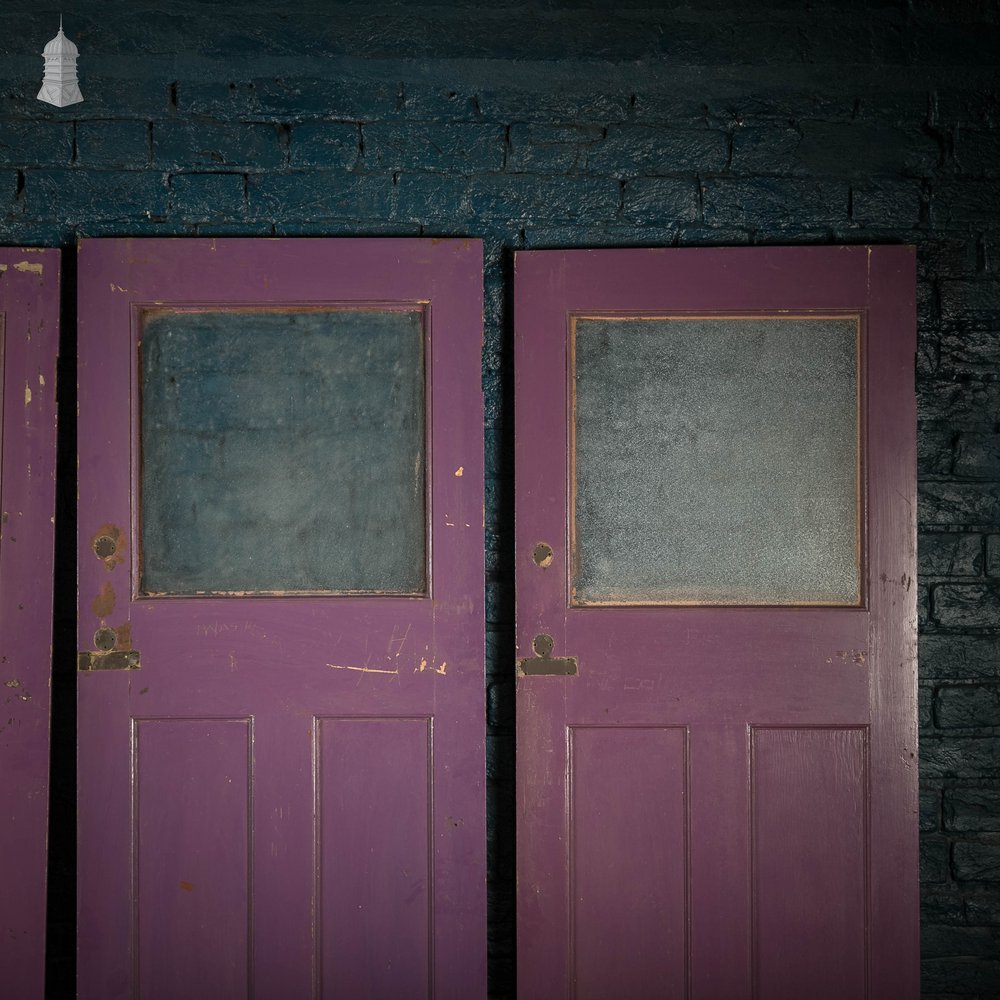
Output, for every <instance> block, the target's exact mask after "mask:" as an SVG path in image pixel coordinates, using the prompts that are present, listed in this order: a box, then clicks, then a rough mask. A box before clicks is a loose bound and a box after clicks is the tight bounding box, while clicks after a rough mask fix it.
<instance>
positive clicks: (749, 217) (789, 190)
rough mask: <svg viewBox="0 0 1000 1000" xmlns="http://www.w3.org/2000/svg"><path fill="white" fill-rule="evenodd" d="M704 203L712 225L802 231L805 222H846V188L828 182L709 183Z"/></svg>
mask: <svg viewBox="0 0 1000 1000" xmlns="http://www.w3.org/2000/svg"><path fill="white" fill-rule="evenodd" d="M702 200H703V203H704V214H705V222H706V223H708V224H709V225H713V226H715V225H736V226H741V227H747V228H752V229H758V228H760V229H775V228H781V227H786V228H787V227H794V228H801V227H802V226H803V223H804V222H805V221H806V220H812V221H813V222H814V223H819V224H824V225H839V224H841V223H843V222H845V221H846V220H847V186H846V185H844V184H839V183H837V182H833V181H826V180H800V179H796V178H791V179H789V178H755V179H753V180H724V179H715V180H707V181H705V183H704V185H703V194H702Z"/></svg>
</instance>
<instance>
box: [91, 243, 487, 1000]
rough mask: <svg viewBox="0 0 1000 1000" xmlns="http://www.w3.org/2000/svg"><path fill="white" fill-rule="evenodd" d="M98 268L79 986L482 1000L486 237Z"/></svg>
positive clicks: (132, 253) (192, 254) (98, 262)
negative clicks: (186, 958) (182, 963)
mask: <svg viewBox="0 0 1000 1000" xmlns="http://www.w3.org/2000/svg"><path fill="white" fill-rule="evenodd" d="M80 253H81V259H80V270H79V275H80V373H81V374H80V422H79V429H80V436H79V446H80V514H79V530H80V551H79V573H80V632H79V641H80V657H79V661H80V676H79V727H80V756H79V760H80V764H79V775H80V777H79V783H80V811H79V817H80V819H79V824H80V825H79V838H80V855H79V900H80V910H81V919H80V924H79V934H80V948H79V954H80V960H79V980H80V995H81V997H95V998H101V1000H113V998H116V997H130V998H131V997H143V998H144V997H153V996H162V995H192V992H199V991H201V990H203V989H206V988H207V989H210V991H211V992H212V993H213V994H215V995H219V996H236V995H239V996H250V995H253V996H256V997H279V996H280V997H289V998H295V997H310V996H335V995H336V996H339V995H342V994H343V995H347V994H350V995H359V996H360V995H364V994H363V992H360V993H359V992H357V991H358V990H359V989H361V988H362V987H361V986H360V985H359V984H367V985H365V986H364V989H367V990H369V992H371V991H373V990H374V991H376V993H373V994H371V995H376V994H377V993H378V992H379V991H381V992H382V993H383V995H384V994H385V991H386V990H388V991H390V992H391V993H392V995H394V996H403V995H413V996H421V997H425V996H426V997H434V996H462V997H477V996H480V997H481V996H483V995H484V994H485V940H486V939H485V831H484V796H483V783H484V778H485V766H484V732H483V725H482V696H483V589H482V573H483V549H482V531H481V525H482V502H483V498H482V482H483V476H482V394H481V388H480V345H481V324H482V255H481V248H480V246H479V244H478V243H476V242H475V241H467V240H463V241H447V240H445V241H433V242H432V241H426V242H425V241H420V240H398V241H397V240H387V241H383V240H281V241H270V240H265V241H255V240H168V241H159V240H149V241H120V240H95V241H85V242H84V243H83V245H82V247H81V251H80ZM126 290H127V291H126ZM436 398H437V399H444V400H447V402H448V405H447V407H436V406H434V405H433V401H434V399H436ZM460 468H461V469H463V470H464V475H461V476H456V475H455V470H456V469H460ZM431 734H433V739H432V738H431ZM130 789H131V792H130ZM186 800H187V801H189V802H190V804H191V808H192V809H194V810H195V814H192V815H187V814H186V813H185V811H184V809H185V807H184V802H185V801H186ZM227 841H231V844H230V846H229V848H228V849H227V847H226V845H225V842H227ZM150 844H152V845H153V847H152V848H150V847H149V845H150ZM130 853H131V855H132V856H134V857H137V859H138V860H136V861H134V862H132V861H130V860H129V859H130ZM191 873H194V874H191ZM182 883H184V884H183V885H182ZM223 913H225V914H227V915H228V916H226V917H225V918H223V917H221V916H220V914H223ZM202 925H204V927H205V933H204V934H203V935H199V934H196V933H195V932H194V931H193V928H196V927H199V926H202ZM158 942H159V943H158ZM432 945H433V947H432ZM188 950H191V952H192V958H191V961H190V962H189V963H188V965H187V966H186V967H184V968H180V967H176V963H175V962H173V961H172V959H171V957H170V956H175V955H179V954H181V953H183V952H185V951H188ZM164 963H166V965H167V966H169V967H170V968H169V969H168V968H161V966H162V965H163V964H164ZM186 977H187V978H186ZM196 982H197V983H198V984H200V985H197V986H195V985H193V984H194V983H196ZM206 984H210V985H206ZM345 984H349V985H345ZM401 984H405V991H408V992H399V991H400V989H403V985H401ZM345 990H346V994H345Z"/></svg>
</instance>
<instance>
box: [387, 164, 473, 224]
mask: <svg viewBox="0 0 1000 1000" xmlns="http://www.w3.org/2000/svg"><path fill="white" fill-rule="evenodd" d="M396 215H397V218H400V219H409V220H413V221H415V222H425V221H435V220H437V221H441V222H446V223H448V224H450V225H451V226H452V227H454V226H455V224H456V223H460V222H461V221H462V220H466V219H469V218H471V217H472V208H471V206H470V205H469V181H468V179H467V178H465V177H455V176H451V175H446V174H401V175H400V177H399V193H398V202H397V206H396Z"/></svg>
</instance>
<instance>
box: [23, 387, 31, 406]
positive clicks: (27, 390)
mask: <svg viewBox="0 0 1000 1000" xmlns="http://www.w3.org/2000/svg"><path fill="white" fill-rule="evenodd" d="M30 404H31V386H30V385H28V383H27V382H25V383H24V405H25V406H29V405H30Z"/></svg>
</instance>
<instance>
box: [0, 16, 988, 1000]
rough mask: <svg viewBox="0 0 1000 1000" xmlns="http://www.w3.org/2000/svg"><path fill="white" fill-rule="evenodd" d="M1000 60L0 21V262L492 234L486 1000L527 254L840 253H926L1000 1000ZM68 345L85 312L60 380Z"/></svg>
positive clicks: (344, 20) (932, 537)
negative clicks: (876, 246)
mask: <svg viewBox="0 0 1000 1000" xmlns="http://www.w3.org/2000/svg"><path fill="white" fill-rule="evenodd" d="M60 10H61V11H62V12H63V13H64V14H65V20H66V29H67V32H68V34H69V35H70V36H71V37H72V38H73V39H74V40H75V41H76V42H77V43H78V44H79V46H80V49H81V63H80V76H81V85H82V88H83V93H84V96H85V98H86V101H85V103H83V104H81V105H78V106H76V107H73V108H69V109H66V110H63V111H59V110H55V109H52V108H49V107H47V106H46V105H43V104H40V103H38V102H36V101H35V100H34V95H35V93H36V92H37V89H38V86H39V77H40V68H41V60H40V58H39V56H38V52H39V51H40V49H41V46H42V44H43V43H44V42H45V41H47V40H48V39H49V38H50V37H51V36H52V35H53V34H54V31H55V27H56V24H57V20H58V14H59V11H60ZM293 10H294V12H293ZM998 53H1000V2H998V0H965V2H946V0H870V2H862V0H853V2H838V3H835V4H815V5H814V4H810V3H806V2H801V0H764V2H760V3H739V2H737V0H699V2H697V3H685V2H680V0H676V2H675V0H659V2H654V0H645V2H643V0H619V2H618V3H616V4H614V5H612V4H611V3H610V2H602V0H574V2H566V3H559V2H556V0H548V2H541V0H539V2H534V3H530V2H524V3H516V2H512V0H497V2H495V3H493V4H490V5H488V6H487V5H482V6H480V5H478V4H473V3H469V2H455V0H452V2H447V0H441V2H438V3H433V2H426V3H425V2H420V0H411V2H408V3H389V2H382V3H378V2H373V3H362V2H359V0H344V2H341V3H339V4H337V5H336V6H333V5H330V4H324V3H322V2H319V0H303V2H300V3H297V4H295V5H294V8H293V7H291V6H289V7H287V8H284V7H281V6H279V5H274V4H267V3H261V2H258V0H244V2H243V3H242V4H240V5H229V4H224V3H215V2H208V0H204V2H200V3H199V2H193V0H174V2H173V3H171V4H170V5H169V6H168V5H158V4H156V5H154V4H148V3H143V2H137V0H133V2H129V3H125V2H123V0H107V2H105V3H102V4H101V5H97V4H84V3H80V2H67V3H65V4H63V5H62V6H61V7H52V8H51V9H44V8H43V7H41V6H40V5H39V4H38V3H37V0H32V2H28V0H8V2H7V3H5V4H4V7H3V10H2V11H0V241H2V242H4V243H14V244H45V245H57V246H63V247H66V248H70V247H72V245H73V243H74V241H75V240H76V239H77V238H79V237H81V236H103V235H135V236H153V235H195V234H211V235H275V234H277V235H282V234H309V235H331V236H333V235H349V234H373V235H379V234H394V235H399V234H413V235H473V236H482V237H483V238H484V239H485V244H486V273H485V287H486V342H485V348H484V352H483V380H484V386H485V390H486V449H487V470H488V473H487V475H488V480H487V503H488V508H487V523H488V527H487V538H486V544H487V553H488V558H487V563H488V582H487V586H488V593H489V602H488V616H489V646H488V692H487V703H488V721H489V738H490V753H489V789H490V790H489V796H490V798H489V809H490V831H491V832H490V838H491V839H490V851H489V859H490V872H491V876H490V878H491V896H490V900H491V902H490V918H491V949H492V952H491V953H492V958H491V983H492V992H493V994H494V995H495V996H496V997H506V996H512V995H513V986H512V983H513V968H514V964H513V963H514V955H513V789H512V774H513V690H512V657H513V648H512V632H511V623H512V618H513V595H512V587H511V575H512V574H511V570H512V554H511V536H512V521H513V509H512V508H513V501H512V472H513V470H512V457H511V456H512V441H511V437H512V403H511V385H512V373H511V339H512V335H511V284H510V282H511V263H512V252H513V251H514V250H516V249H518V248H521V247H530V248H540V247H564V246H647V245H667V246H688V245H696V244H761V243H829V242H849V243H856V242H877V243H881V242H888V243H895V242H910V243H915V244H916V245H917V248H918V267H919V296H920V298H919V340H920V349H919V354H918V357H917V374H918V392H919V416H920V428H919V439H920V512H919V520H920V578H919V587H920V614H921V628H922V637H921V647H920V677H921V732H922V749H921V787H922V800H921V801H922V806H921V815H920V826H921V831H922V837H923V841H922V844H923V848H922V865H923V868H922V879H923V918H924V931H923V934H924V945H923V954H924V994H925V997H927V998H928V1000H930V998H942V1000H943V998H945V997H959V996H961V997H987V996H989V997H993V996H997V995H1000V262H998V256H1000V248H998V241H1000V166H998V161H1000V73H998V71H997V70H996V68H995V67H996V64H997V62H998ZM72 278H73V269H72V266H70V267H69V268H68V269H67V281H68V282H69V281H72ZM68 287H70V286H68ZM73 318H74V316H73V304H72V300H71V299H70V300H69V301H68V303H67V306H66V310H65V316H64V320H65V321H66V327H67V332H66V341H65V344H64V351H63V361H62V378H63V383H62V384H63V385H64V386H65V385H71V384H72V383H73V333H72V321H73ZM62 401H63V403H64V404H65V405H64V413H63V417H62V420H63V428H62V430H63V441H64V445H68V447H66V448H64V452H63V455H62V465H61V469H62V472H63V491H62V499H61V507H60V523H59V535H58V547H59V555H60V567H61V569H60V575H59V587H58V593H57V634H56V647H57V662H56V719H55V744H56V745H55V755H56V767H57V773H56V778H55V782H54V797H53V815H54V826H53V851H54V856H53V873H54V877H53V879H52V882H53V890H52V910H53V915H54V918H53V927H52V935H51V938H52V940H51V948H50V950H51V962H50V971H51V977H52V983H53V994H52V995H54V996H62V995H68V993H67V990H66V988H65V982H66V980H67V979H68V977H69V976H70V975H71V971H72V949H71V946H70V944H69V937H68V935H69V932H70V928H71V913H72V896H71V893H70V892H69V891H68V889H67V886H68V884H69V883H70V882H71V878H72V869H71V864H72V862H71V856H72V851H71V844H72V739H71V733H72V703H71V693H72V683H73V673H72V670H73V665H72V648H73V636H72V618H73V584H72V578H73V568H72V533H73V514H72V502H73V492H72V484H71V480H72V471H73V469H72V446H71V440H72V432H73V413H72V408H71V406H70V405H69V392H68V391H66V390H64V391H63V395H62Z"/></svg>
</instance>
